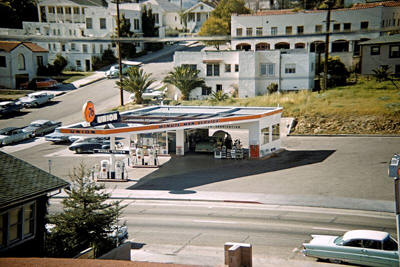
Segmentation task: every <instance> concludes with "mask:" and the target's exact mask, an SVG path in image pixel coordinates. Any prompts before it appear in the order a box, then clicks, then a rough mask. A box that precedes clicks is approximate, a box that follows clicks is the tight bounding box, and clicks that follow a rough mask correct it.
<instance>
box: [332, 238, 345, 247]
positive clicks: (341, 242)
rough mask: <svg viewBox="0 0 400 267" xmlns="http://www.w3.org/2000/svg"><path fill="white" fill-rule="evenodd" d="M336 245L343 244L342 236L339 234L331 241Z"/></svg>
mask: <svg viewBox="0 0 400 267" xmlns="http://www.w3.org/2000/svg"><path fill="white" fill-rule="evenodd" d="M333 242H334V243H335V244H336V245H338V246H341V245H343V237H341V236H339V237H337V238H336V239H335V241H333Z"/></svg>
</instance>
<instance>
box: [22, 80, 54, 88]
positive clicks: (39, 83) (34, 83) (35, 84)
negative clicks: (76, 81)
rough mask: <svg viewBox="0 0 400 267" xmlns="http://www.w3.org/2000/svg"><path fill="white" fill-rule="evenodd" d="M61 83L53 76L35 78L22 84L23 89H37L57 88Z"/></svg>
mask: <svg viewBox="0 0 400 267" xmlns="http://www.w3.org/2000/svg"><path fill="white" fill-rule="evenodd" d="M58 85H59V83H58V82H57V81H56V80H53V79H51V78H33V79H32V80H30V81H29V82H25V83H22V84H21V85H20V86H21V88H23V89H29V90H37V89H45V88H56V87H58Z"/></svg>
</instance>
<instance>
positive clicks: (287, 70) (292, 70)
mask: <svg viewBox="0 0 400 267" xmlns="http://www.w3.org/2000/svg"><path fill="white" fill-rule="evenodd" d="M285 73H296V64H285Z"/></svg>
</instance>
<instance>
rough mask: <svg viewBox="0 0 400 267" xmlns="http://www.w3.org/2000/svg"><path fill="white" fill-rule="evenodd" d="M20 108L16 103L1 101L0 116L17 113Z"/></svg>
mask: <svg viewBox="0 0 400 267" xmlns="http://www.w3.org/2000/svg"><path fill="white" fill-rule="evenodd" d="M21 108H22V105H21V104H20V103H18V102H13V101H3V102H0V114H1V115H5V114H11V113H13V112H19V111H20V110H21Z"/></svg>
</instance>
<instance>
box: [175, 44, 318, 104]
mask: <svg viewBox="0 0 400 267" xmlns="http://www.w3.org/2000/svg"><path fill="white" fill-rule="evenodd" d="M174 65H175V66H181V65H188V66H189V67H191V68H195V69H198V70H200V73H199V76H200V77H203V78H204V79H205V82H206V85H207V86H208V87H209V88H196V89H195V90H193V91H192V92H191V95H190V96H191V98H194V99H202V98H207V97H208V96H209V95H210V94H211V93H212V92H216V91H220V90H222V91H223V92H224V93H227V94H233V92H234V91H235V90H238V94H239V97H253V96H256V95H263V94H266V93H267V86H268V85H269V84H271V83H276V84H277V85H278V89H279V90H282V91H289V90H303V89H312V88H314V76H315V74H314V73H315V54H314V53H308V52H306V51H305V50H304V49H301V50H300V49H299V50H274V51H201V52H175V55H174Z"/></svg>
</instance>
